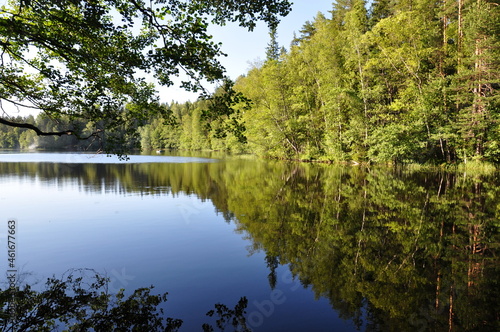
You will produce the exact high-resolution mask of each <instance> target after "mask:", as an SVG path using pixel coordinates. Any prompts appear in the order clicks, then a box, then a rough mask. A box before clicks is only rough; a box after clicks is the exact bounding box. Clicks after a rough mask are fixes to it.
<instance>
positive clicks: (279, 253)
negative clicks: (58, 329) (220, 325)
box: [0, 153, 500, 331]
mask: <svg viewBox="0 0 500 332" xmlns="http://www.w3.org/2000/svg"><path fill="white" fill-rule="evenodd" d="M498 184H499V179H498V175H490V176H471V175H467V174H454V173H425V172H407V171H406V172H402V171H395V170H387V169H360V168H346V167H336V166H324V165H302V164H295V163H284V162H271V161H264V160H254V159H243V158H225V157H223V156H216V157H215V158H214V157H212V158H210V157H198V156H196V157H190V156H188V157H186V156H164V155H162V156H131V158H130V160H128V161H125V162H124V161H120V160H117V159H115V158H107V157H105V156H100V155H99V156H95V155H83V154H52V153H50V154H48V153H33V154H31V153H30V154H18V153H5V154H0V208H1V210H0V218H1V219H0V220H4V222H3V223H1V224H4V225H6V221H7V220H9V219H15V220H16V221H17V223H18V239H17V242H18V243H17V266H18V267H19V270H20V272H22V273H24V280H25V282H36V281H40V280H44V279H45V278H47V277H51V276H53V275H55V276H61V275H63V274H64V272H65V271H67V270H68V269H72V268H91V269H94V270H96V271H97V272H100V273H104V274H106V275H107V276H108V277H110V279H111V284H110V287H111V291H118V290H119V289H120V288H125V289H126V290H134V289H136V288H139V287H147V286H149V285H154V286H155V291H156V292H158V293H161V292H168V293H169V296H168V301H167V303H166V304H165V311H166V314H167V315H168V316H169V317H175V318H180V319H183V320H184V324H183V328H181V331H201V325H202V324H203V323H205V322H211V321H210V319H209V318H208V317H206V316H205V314H206V312H207V311H209V310H211V309H213V307H214V304H215V303H224V304H226V305H227V306H228V307H233V306H234V305H235V304H236V303H237V302H238V300H239V299H240V298H241V297H242V296H246V297H247V298H248V303H249V304H248V307H247V310H246V311H247V323H248V325H249V326H250V327H251V328H252V329H253V330H254V331H356V330H363V331H364V330H370V331H387V330H394V331H448V330H450V328H451V330H455V331H473V330H477V331H490V330H491V331H495V330H497V329H498V328H499V327H500V325H499V320H500V318H499V312H500V305H499V304H498V298H500V287H499V275H500V273H499V272H500V262H499V256H498V254H499V252H498V250H499V228H500V222H499V218H498V217H499V215H498V214H499V208H498V207H499V206H500V205H499V202H500V200H499V198H500V189H499V186H498ZM1 224H0V225H1ZM5 231H6V226H4V230H1V229H0V241H2V242H3V241H5V238H6V236H5ZM0 262H5V263H6V262H7V255H6V250H3V251H2V252H0ZM4 271H5V264H3V263H2V264H0V272H1V273H2V275H3V274H4ZM2 287H4V286H3V285H2Z"/></svg>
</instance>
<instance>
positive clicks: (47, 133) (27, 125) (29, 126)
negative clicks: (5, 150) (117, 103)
mask: <svg viewBox="0 0 500 332" xmlns="http://www.w3.org/2000/svg"><path fill="white" fill-rule="evenodd" d="M0 124H4V125H7V126H10V127H15V128H24V129H31V130H33V131H34V132H35V133H36V134H37V135H38V136H59V137H61V136H65V135H68V136H70V135H71V136H74V137H76V138H77V139H79V140H86V139H89V138H91V137H97V136H99V134H100V133H101V132H103V130H102V129H98V130H96V131H95V132H93V133H92V134H90V135H88V136H81V135H79V134H78V133H77V132H76V131H74V130H71V129H70V130H62V131H42V130H41V129H40V128H38V127H37V126H35V125H32V124H30V123H18V122H12V121H9V120H6V119H3V118H0Z"/></svg>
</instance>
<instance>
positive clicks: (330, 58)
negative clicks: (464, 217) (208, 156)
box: [235, 0, 500, 164]
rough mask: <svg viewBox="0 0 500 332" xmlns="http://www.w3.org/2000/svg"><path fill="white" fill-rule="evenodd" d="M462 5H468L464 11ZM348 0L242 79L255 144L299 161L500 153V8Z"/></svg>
mask: <svg viewBox="0 0 500 332" xmlns="http://www.w3.org/2000/svg"><path fill="white" fill-rule="evenodd" d="M458 6H460V8H458ZM367 8H369V5H368V3H367V2H365V1H363V0H338V1H336V2H335V3H334V4H333V8H332V11H331V12H330V13H331V16H330V17H326V16H325V15H323V14H318V16H317V17H316V18H315V20H314V21H312V22H306V23H305V24H304V27H303V28H302V29H301V31H300V32H301V34H302V35H301V36H298V37H297V36H296V37H294V40H293V41H292V44H291V48H290V51H289V52H281V53H278V49H279V45H278V44H277V42H276V31H273V30H271V32H270V37H271V38H270V43H269V45H268V47H267V50H266V51H267V52H266V60H265V61H264V62H263V63H261V64H257V65H255V66H254V67H253V68H252V69H251V70H250V71H249V72H248V73H247V74H246V75H244V76H242V77H240V78H238V80H237V81H236V82H235V89H236V90H237V91H239V92H241V93H243V95H244V96H245V97H247V98H248V99H250V101H251V104H250V108H248V109H246V110H245V111H244V112H241V118H242V120H243V121H244V126H245V129H246V130H245V133H244V134H245V136H246V138H247V140H248V143H249V144H248V148H247V150H248V151H251V152H253V153H256V154H258V155H262V156H267V157H275V158H285V159H300V160H328V161H354V162H379V163H385V162H393V163H437V164H440V163H443V162H447V163H455V162H465V163H466V162H468V161H470V160H479V161H487V162H492V163H497V162H498V161H500V159H498V158H499V156H500V150H499V147H500V141H499V135H498V119H499V113H498V110H499V109H500V106H499V105H500V104H499V101H500V99H499V91H500V62H499V60H498V59H500V57H499V53H498V52H499V49H500V48H499V45H500V44H499V39H498V38H499V37H498V36H500V30H499V29H500V28H499V27H500V12H499V10H500V9H499V8H500V6H499V5H498V3H497V1H496V0H493V1H490V0H480V1H476V2H465V1H464V2H460V3H459V4H456V3H451V2H447V1H445V2H444V3H443V2H432V1H427V0H419V1H417V2H408V1H404V0H400V1H395V2H394V1H393V2H390V3H389V2H387V1H376V2H373V3H372V4H371V8H369V10H367Z"/></svg>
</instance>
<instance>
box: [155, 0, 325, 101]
mask: <svg viewBox="0 0 500 332" xmlns="http://www.w3.org/2000/svg"><path fill="white" fill-rule="evenodd" d="M332 3H333V0H296V1H295V2H294V4H293V7H292V12H291V13H290V14H288V16H286V17H284V18H282V19H281V23H280V25H279V27H278V42H279V43H280V46H285V48H287V49H288V48H289V46H290V42H291V41H292V39H293V33H294V32H296V33H297V35H298V34H299V30H300V29H301V28H302V26H303V25H304V23H305V22H306V21H312V20H314V18H315V17H316V15H317V14H318V12H322V13H323V14H325V16H327V17H329V14H328V11H330V10H331V9H332ZM209 31H210V32H211V33H212V34H213V36H214V41H216V42H222V50H223V52H224V53H226V54H227V57H225V58H222V59H220V61H221V62H222V64H223V65H224V66H225V68H226V69H227V74H228V75H229V77H230V78H231V79H233V80H235V79H236V78H237V77H238V76H240V75H243V74H246V73H247V72H248V69H249V68H250V67H251V63H253V62H256V61H258V60H259V59H260V60H262V59H264V58H265V53H266V47H267V44H268V43H269V30H268V28H267V25H266V24H265V23H263V22H259V24H258V25H257V27H256V28H255V29H254V31H253V32H248V31H247V30H246V29H244V28H240V27H238V26H237V25H236V24H228V25H227V26H224V27H213V28H211V29H210V30H209ZM160 92H161V100H162V102H170V101H172V100H175V101H178V102H184V101H187V100H191V101H194V100H196V97H197V95H196V94H190V93H187V92H185V91H183V90H181V89H178V88H169V89H161V90H160Z"/></svg>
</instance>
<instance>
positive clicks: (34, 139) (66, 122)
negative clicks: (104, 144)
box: [0, 114, 101, 151]
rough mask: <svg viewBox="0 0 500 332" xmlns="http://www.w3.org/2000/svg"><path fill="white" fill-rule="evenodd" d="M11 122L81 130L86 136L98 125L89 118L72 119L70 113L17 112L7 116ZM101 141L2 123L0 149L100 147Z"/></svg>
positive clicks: (47, 129)
mask: <svg viewBox="0 0 500 332" xmlns="http://www.w3.org/2000/svg"><path fill="white" fill-rule="evenodd" d="M7 120H10V121H11V122H15V123H23V124H30V125H34V126H36V127H37V128H39V129H40V130H41V131H43V132H58V131H62V130H75V131H81V133H82V135H83V137H85V136H89V135H91V134H92V133H93V132H94V131H95V130H96V126H95V125H94V124H93V123H91V122H88V121H83V120H81V121H74V120H73V121H71V120H70V119H69V118H67V117H64V116H63V117H61V118H59V119H52V118H50V117H47V116H45V115H43V114H39V115H38V116H37V117H34V116H33V115H29V116H25V117H22V116H17V117H10V118H7ZM100 146H101V142H100V141H98V140H95V139H92V138H90V139H78V138H77V137H75V136H74V135H62V136H56V135H48V136H38V135H37V134H36V133H35V131H33V130H31V129H26V128H18V127H10V126H3V125H0V149H47V150H61V149H68V150H91V151H96V150H98V149H99V148H100Z"/></svg>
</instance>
